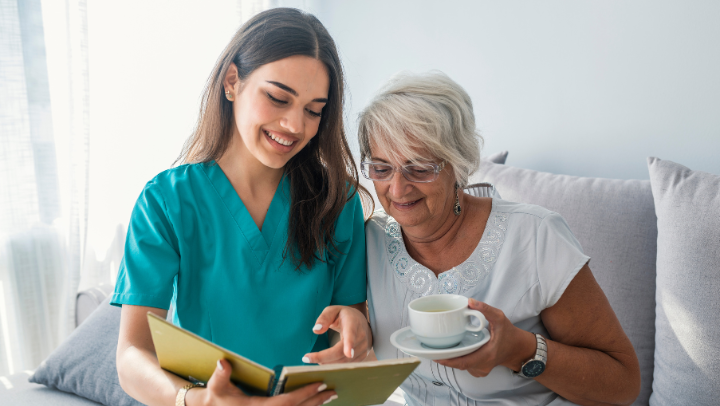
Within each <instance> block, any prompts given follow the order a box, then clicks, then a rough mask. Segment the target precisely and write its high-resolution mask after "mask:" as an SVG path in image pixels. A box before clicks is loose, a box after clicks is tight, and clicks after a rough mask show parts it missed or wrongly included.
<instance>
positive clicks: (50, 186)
mask: <svg viewBox="0 0 720 406" xmlns="http://www.w3.org/2000/svg"><path fill="white" fill-rule="evenodd" d="M47 3H50V2H47ZM58 3H60V4H61V7H60V8H59V9H58V8H57V6H58ZM44 5H45V4H43V2H42V1H41V0H0V374H12V373H14V372H18V371H22V370H30V369H34V368H35V367H36V366H37V365H38V364H39V363H40V362H41V361H42V360H43V359H44V358H45V357H46V356H47V355H48V354H49V353H50V352H51V351H52V350H53V349H54V348H55V347H56V346H57V345H58V344H59V342H60V341H62V339H63V338H65V337H66V336H67V335H68V334H69V333H70V332H71V331H72V329H73V327H74V310H75V309H74V303H75V295H76V293H77V286H78V284H79V278H80V274H81V268H82V262H83V261H82V258H83V255H84V247H85V236H86V227H87V206H88V172H87V171H88V157H89V155H88V139H89V138H88V135H89V133H88V117H89V100H88V94H89V93H88V65H87V60H88V59H87V20H86V3H85V0H67V1H66V2H55V5H54V6H53V7H56V9H55V10H53V11H54V12H55V13H57V12H60V14H59V15H60V16H61V17H58V19H59V20H60V22H61V23H60V24H57V25H56V26H55V27H56V28H57V27H61V29H60V30H59V33H60V34H61V35H62V39H63V40H62V41H57V43H58V44H61V45H62V47H61V49H59V50H58V49H56V50H54V51H53V55H54V58H55V60H54V63H55V65H56V66H58V67H59V72H54V73H53V75H49V74H48V49H47V47H46V41H45V35H46V32H45V27H44V24H43V6H44ZM52 34H53V35H57V34H58V33H57V32H53V33H52ZM56 40H57V38H56ZM58 56H59V57H58ZM58 74H60V76H59V81H60V83H59V84H58V85H51V84H50V80H49V78H50V77H51V76H52V77H58ZM51 89H59V90H60V91H57V92H51Z"/></svg>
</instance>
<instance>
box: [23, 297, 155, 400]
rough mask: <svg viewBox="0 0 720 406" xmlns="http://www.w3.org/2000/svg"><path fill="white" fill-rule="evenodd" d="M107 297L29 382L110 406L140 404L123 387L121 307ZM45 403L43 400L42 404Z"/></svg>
mask: <svg viewBox="0 0 720 406" xmlns="http://www.w3.org/2000/svg"><path fill="white" fill-rule="evenodd" d="M109 300H110V298H107V299H105V300H104V301H103V302H102V303H101V304H100V306H99V307H98V309H97V310H95V312H93V313H92V314H91V315H90V317H88V318H87V320H85V321H84V322H83V323H82V324H81V325H80V326H79V327H78V328H77V329H75V331H74V332H73V333H72V334H71V335H70V337H68V339H67V340H65V342H64V343H63V344H62V345H60V347H58V348H57V349H56V350H55V351H53V353H52V354H50V356H49V357H48V358H47V359H46V360H45V361H43V363H42V364H41V365H40V367H38V369H37V370H36V371H35V374H33V375H32V376H31V377H30V382H34V383H40V384H43V385H47V386H48V387H50V388H55V389H59V390H61V391H64V392H70V393H74V394H77V395H79V396H82V397H84V398H87V399H90V400H93V401H95V402H98V403H102V404H104V405H108V406H140V405H142V404H141V403H140V402H138V401H136V400H135V399H133V398H131V397H130V396H128V395H127V394H126V393H125V391H124V390H123V389H122V388H121V387H120V383H119V381H118V375H117V370H116V368H115V352H116V350H117V340H118V335H119V333H120V311H121V308H119V307H114V306H110V304H109ZM41 404H42V403H41Z"/></svg>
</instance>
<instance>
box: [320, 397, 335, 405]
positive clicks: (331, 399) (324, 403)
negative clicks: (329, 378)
mask: <svg viewBox="0 0 720 406" xmlns="http://www.w3.org/2000/svg"><path fill="white" fill-rule="evenodd" d="M337 398H338V395H332V396H330V398H329V399H328V400H326V401H324V402H323V405H327V404H328V403H330V402H332V401H333V400H335V399H337Z"/></svg>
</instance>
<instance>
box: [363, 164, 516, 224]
mask: <svg viewBox="0 0 720 406" xmlns="http://www.w3.org/2000/svg"><path fill="white" fill-rule="evenodd" d="M507 156H508V152H507V151H500V152H496V153H494V154H492V155H490V156H487V157H484V158H482V159H481V162H494V163H497V164H504V163H505V160H506V159H507ZM481 165H482V164H481ZM358 174H359V175H360V184H361V185H362V186H364V187H365V189H367V190H368V191H369V192H370V195H371V196H372V198H373V200H374V201H375V210H378V209H382V205H380V201H379V200H378V198H377V195H376V194H375V186H373V183H372V181H371V180H368V179H365V177H364V176H363V175H362V173H361V172H360V166H359V164H358ZM472 183H477V182H472V179H471V182H469V183H468V184H472Z"/></svg>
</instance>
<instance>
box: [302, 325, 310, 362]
mask: <svg viewBox="0 0 720 406" xmlns="http://www.w3.org/2000/svg"><path fill="white" fill-rule="evenodd" d="M305 331H307V330H305ZM302 362H304V363H306V364H309V363H310V358H308V357H303V359H302Z"/></svg>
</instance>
